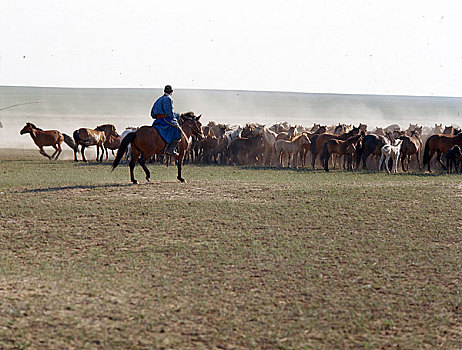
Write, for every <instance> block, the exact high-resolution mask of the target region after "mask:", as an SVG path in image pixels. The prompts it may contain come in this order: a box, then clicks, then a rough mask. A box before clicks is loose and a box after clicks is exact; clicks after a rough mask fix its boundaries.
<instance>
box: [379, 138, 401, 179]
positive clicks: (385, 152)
mask: <svg viewBox="0 0 462 350" xmlns="http://www.w3.org/2000/svg"><path fill="white" fill-rule="evenodd" d="M402 143H403V140H401V139H399V140H396V141H395V144H394V145H385V146H383V147H382V149H381V151H382V157H380V164H379V171H381V169H382V164H383V161H384V160H385V168H386V169H387V171H388V174H390V169H389V168H388V161H389V159H390V158H391V159H393V167H392V170H391V171H392V172H393V173H397V172H398V159H399V153H400V152H401V145H402Z"/></svg>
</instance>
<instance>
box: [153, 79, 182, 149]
mask: <svg viewBox="0 0 462 350" xmlns="http://www.w3.org/2000/svg"><path fill="white" fill-rule="evenodd" d="M172 94H173V89H172V87H171V86H170V85H166V86H165V88H164V95H163V96H161V97H159V98H158V99H157V101H156V102H154V105H153V106H152V109H151V117H153V118H154V119H155V120H154V123H152V126H153V127H155V128H156V129H157V131H158V132H159V134H160V136H162V138H163V139H164V141H165V143H166V144H167V145H166V146H165V151H164V152H165V154H168V155H174V156H177V155H178V152H177V150H176V147H177V146H178V144H179V143H180V141H181V135H182V130H181V127H180V124H178V120H179V118H180V115H179V114H178V113H175V111H174V110H173V99H172Z"/></svg>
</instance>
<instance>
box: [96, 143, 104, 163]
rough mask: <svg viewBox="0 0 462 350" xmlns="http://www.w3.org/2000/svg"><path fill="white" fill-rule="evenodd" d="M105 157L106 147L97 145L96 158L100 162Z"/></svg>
mask: <svg viewBox="0 0 462 350" xmlns="http://www.w3.org/2000/svg"><path fill="white" fill-rule="evenodd" d="M100 148H101V157H99V150H100ZM103 157H104V147H103V146H102V145H101V146H98V145H96V160H97V161H99V162H100V163H102V162H103ZM98 158H99V159H98Z"/></svg>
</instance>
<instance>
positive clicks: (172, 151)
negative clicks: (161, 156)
mask: <svg viewBox="0 0 462 350" xmlns="http://www.w3.org/2000/svg"><path fill="white" fill-rule="evenodd" d="M180 141H181V138H179V139H178V140H175V141H173V142H172V143H169V144H167V146H165V151H164V153H165V154H166V155H171V156H178V155H179V154H178V151H177V150H176V147H177V146H178V144H179V143H180Z"/></svg>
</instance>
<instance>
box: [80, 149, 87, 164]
mask: <svg viewBox="0 0 462 350" xmlns="http://www.w3.org/2000/svg"><path fill="white" fill-rule="evenodd" d="M80 153H82V161H84V162H85V163H86V162H87V158H85V146H84V145H82V148H81V149H80Z"/></svg>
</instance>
